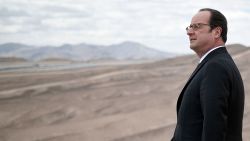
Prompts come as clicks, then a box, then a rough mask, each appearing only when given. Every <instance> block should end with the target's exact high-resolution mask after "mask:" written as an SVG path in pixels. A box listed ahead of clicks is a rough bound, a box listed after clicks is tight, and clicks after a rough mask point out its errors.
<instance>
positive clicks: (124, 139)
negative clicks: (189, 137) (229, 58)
mask: <svg viewBox="0 0 250 141" xmlns="http://www.w3.org/2000/svg"><path fill="white" fill-rule="evenodd" d="M230 52H231V53H232V55H233V57H234V59H235V61H236V63H237V65H238V66H239V69H240V71H241V74H242V76H243V79H244V83H245V91H246V102H245V103H246V104H245V114H244V129H243V136H244V141H249V140H250V134H249V133H250V123H249V107H250V105H249V104H250V103H249V93H250V82H249V81H250V70H249V68H250V67H249V65H250V52H249V50H242V51H241V50H240V49H237V50H230ZM197 61H198V60H197V57H196V56H195V55H188V56H182V57H177V58H172V59H168V60H162V61H157V62H151V63H143V64H134V65H114V66H112V65H109V66H99V67H93V68H77V69H70V70H52V71H48V70H46V71H44V70H41V71H39V70H36V71H17V72H15V71H14V72H6V71H5V72H0V141H168V140H170V138H171V136H172V134H173V129H174V127H175V122H176V111H175V109H176V107H175V106H176V101H177V98H178V95H179V92H180V91H181V89H182V87H183V85H184V84H185V82H186V81H187V79H188V77H189V75H190V74H191V72H192V71H193V69H194V68H195V65H196V63H197Z"/></svg>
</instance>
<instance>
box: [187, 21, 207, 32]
mask: <svg viewBox="0 0 250 141" xmlns="http://www.w3.org/2000/svg"><path fill="white" fill-rule="evenodd" d="M204 25H207V26H210V27H212V25H210V24H205V23H194V24H190V25H189V26H187V27H186V31H188V30H190V29H192V30H194V31H196V30H198V29H200V28H201V27H202V26H204ZM194 26H196V27H194Z"/></svg>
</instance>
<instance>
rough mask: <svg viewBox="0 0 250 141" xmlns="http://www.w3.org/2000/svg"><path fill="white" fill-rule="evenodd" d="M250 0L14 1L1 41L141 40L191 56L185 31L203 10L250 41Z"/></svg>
mask: <svg viewBox="0 0 250 141" xmlns="http://www.w3.org/2000/svg"><path fill="white" fill-rule="evenodd" d="M249 5H250V2H249V1H246V0H239V1H234V0H222V1H220V2H218V1H217V0H201V1H199V2H197V1H195V0H190V1H184V0H176V1H172V0H105V2H104V1H103V0H94V1H93V0H73V1H72V0H60V1H51V0H39V1H30V0H8V1H0V18H1V20H0V43H4V42H21V43H27V44H38V45H44V44H56V45H59V44H63V43H73V44H76V43H80V42H86V43H95V44H112V43H118V42H122V41H125V40H133V41H138V42H141V43H143V44H146V45H148V46H150V47H153V48H157V49H160V50H165V51H170V52H183V51H184V52H190V51H189V47H188V46H189V45H188V41H187V36H186V32H185V27H186V26H187V25H189V22H190V20H191V18H192V15H194V14H195V13H196V12H197V11H198V10H199V9H200V8H204V7H211V8H215V9H218V10H220V11H222V13H224V14H225V16H226V17H227V18H228V23H229V43H233V42H241V43H244V44H246V45H250V41H248V40H247V39H244V38H241V37H242V36H239V34H240V35H244V36H245V37H247V35H249V34H250V31H248V30H246V29H249V24H248V23H249V22H250V16H249V15H250V8H249Z"/></svg>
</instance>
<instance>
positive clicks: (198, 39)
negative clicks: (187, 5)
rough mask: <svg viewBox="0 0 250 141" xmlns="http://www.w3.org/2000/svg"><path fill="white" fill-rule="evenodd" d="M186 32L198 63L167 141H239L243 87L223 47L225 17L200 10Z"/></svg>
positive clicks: (181, 100)
mask: <svg viewBox="0 0 250 141" xmlns="http://www.w3.org/2000/svg"><path fill="white" fill-rule="evenodd" d="M186 30H187V35H188V36H189V40H190V48H191V49H192V50H193V51H194V52H195V53H196V54H197V55H198V56H199V58H200V62H199V65H198V66H197V68H196V69H195V71H194V72H193V74H192V75H191V77H190V78H189V80H188V81H187V83H186V85H185V86H184V88H183V90H182V92H181V94H180V96H179V98H178V102H177V125H176V128H175V133H174V136H173V138H172V140H171V141H242V120H243V111H244V87H243V82H242V79H241V76H240V73H239V71H238V69H237V67H236V65H235V63H234V61H233V59H232V58H231V56H230V55H229V54H228V52H227V50H226V47H225V43H226V41H227V20H226V18H225V16H224V15H223V14H221V13H220V12H219V11H217V10H214V9H209V8H205V9H201V10H199V12H198V13H197V14H196V15H194V16H193V18H192V21H191V24H190V26H188V27H187V28H186Z"/></svg>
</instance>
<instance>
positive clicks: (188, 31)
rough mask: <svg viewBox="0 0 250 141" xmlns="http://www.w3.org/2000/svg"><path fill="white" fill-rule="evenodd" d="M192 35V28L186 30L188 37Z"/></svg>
mask: <svg viewBox="0 0 250 141" xmlns="http://www.w3.org/2000/svg"><path fill="white" fill-rule="evenodd" d="M192 34H194V30H193V29H192V28H189V29H188V30H187V35H188V36H191V35H192Z"/></svg>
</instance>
